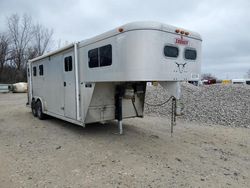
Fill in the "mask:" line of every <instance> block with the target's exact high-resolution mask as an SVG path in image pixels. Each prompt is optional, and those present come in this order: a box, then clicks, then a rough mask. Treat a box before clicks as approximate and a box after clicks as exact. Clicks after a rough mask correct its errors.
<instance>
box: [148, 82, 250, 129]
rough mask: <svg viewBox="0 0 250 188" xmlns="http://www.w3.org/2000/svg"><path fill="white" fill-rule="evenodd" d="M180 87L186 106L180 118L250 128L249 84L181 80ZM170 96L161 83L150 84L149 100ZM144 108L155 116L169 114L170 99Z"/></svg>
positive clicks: (158, 100)
mask: <svg viewBox="0 0 250 188" xmlns="http://www.w3.org/2000/svg"><path fill="white" fill-rule="evenodd" d="M181 88H182V98H181V101H182V103H183V104H184V106H185V108H184V115H183V116H182V117H181V119H184V120H188V121H198V122H202V123H206V124H218V125H224V126H233V127H247V128H250V86H243V85H222V84H220V85H219V84H215V85H208V86H200V87H196V86H193V85H191V84H188V83H182V85H181ZM168 98H169V96H168V94H167V92H166V91H165V90H164V89H163V88H162V87H161V86H160V85H158V86H157V87H155V86H150V87H148V88H147V96H146V101H147V102H148V103H150V104H159V103H161V101H164V100H166V99H168ZM145 111H146V113H147V114H150V115H154V116H155V115H157V116H169V114H170V103H168V104H166V105H164V106H159V107H151V106H148V105H146V106H145Z"/></svg>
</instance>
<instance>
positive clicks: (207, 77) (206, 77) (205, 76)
mask: <svg viewBox="0 0 250 188" xmlns="http://www.w3.org/2000/svg"><path fill="white" fill-rule="evenodd" d="M201 79H202V80H217V78H216V77H215V76H214V75H212V74H211V73H204V74H202V75H201Z"/></svg>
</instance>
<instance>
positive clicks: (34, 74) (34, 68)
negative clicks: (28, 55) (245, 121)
mask: <svg viewBox="0 0 250 188" xmlns="http://www.w3.org/2000/svg"><path fill="white" fill-rule="evenodd" d="M33 76H36V67H33Z"/></svg>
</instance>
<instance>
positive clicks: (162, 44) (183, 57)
mask: <svg viewBox="0 0 250 188" xmlns="http://www.w3.org/2000/svg"><path fill="white" fill-rule="evenodd" d="M201 42H202V39H201V36H200V35H199V34H198V33H195V32H192V31H187V30H185V29H180V28H176V27H173V26H169V25H166V24H161V23H156V22H134V23H129V24H126V25H123V26H121V27H118V28H116V29H114V30H111V31H109V32H106V33H104V34H101V35H99V36H96V37H94V38H91V39H87V40H83V41H81V42H78V43H75V44H72V45H68V46H66V47H64V48H62V49H59V50H56V51H54V52H51V53H48V54H46V55H43V56H40V57H37V58H35V59H32V60H30V61H29V62H28V70H27V71H28V82H29V83H28V85H29V94H28V106H30V107H31V109H32V113H33V115H34V116H38V117H39V118H40V119H43V118H44V115H46V114H47V115H50V116H54V117H56V118H59V119H62V120H65V121H68V122H71V123H74V124H78V125H81V126H84V125H85V124H89V123H94V122H105V121H108V120H115V119H116V120H118V122H119V123H118V125H119V130H120V133H122V119H123V118H131V117H143V111H144V100H145V92H146V83H147V82H150V81H158V82H159V83H160V84H161V85H162V86H163V87H164V88H165V89H166V90H167V91H168V92H169V93H170V94H171V95H172V96H173V97H174V98H175V99H177V100H178V99H179V98H180V86H179V82H180V81H188V80H194V79H199V78H200V70H201Z"/></svg>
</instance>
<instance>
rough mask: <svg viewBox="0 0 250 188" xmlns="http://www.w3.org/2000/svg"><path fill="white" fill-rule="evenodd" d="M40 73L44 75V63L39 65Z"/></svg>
mask: <svg viewBox="0 0 250 188" xmlns="http://www.w3.org/2000/svg"><path fill="white" fill-rule="evenodd" d="M39 75H40V76H43V65H39Z"/></svg>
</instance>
